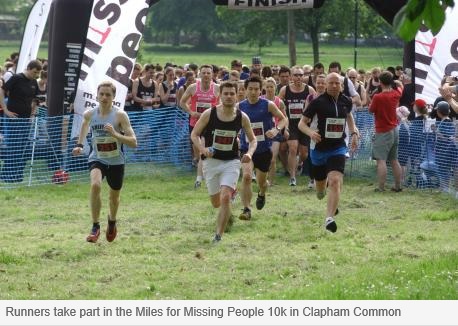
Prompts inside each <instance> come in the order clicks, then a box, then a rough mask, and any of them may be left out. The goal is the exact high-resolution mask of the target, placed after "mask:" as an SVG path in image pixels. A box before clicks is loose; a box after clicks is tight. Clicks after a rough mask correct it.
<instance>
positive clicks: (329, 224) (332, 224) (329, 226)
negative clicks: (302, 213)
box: [324, 217, 337, 233]
mask: <svg viewBox="0 0 458 326" xmlns="http://www.w3.org/2000/svg"><path fill="white" fill-rule="evenodd" d="M324 225H325V227H326V230H328V231H330V232H332V233H334V232H336V231H337V224H336V221H334V219H333V218H332V217H328V218H327V219H326V221H325V223H324Z"/></svg>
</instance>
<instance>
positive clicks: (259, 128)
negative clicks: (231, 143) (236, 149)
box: [245, 122, 266, 143]
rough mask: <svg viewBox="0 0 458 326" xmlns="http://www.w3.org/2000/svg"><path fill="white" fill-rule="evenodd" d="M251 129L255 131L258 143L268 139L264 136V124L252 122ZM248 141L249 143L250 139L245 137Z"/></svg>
mask: <svg viewBox="0 0 458 326" xmlns="http://www.w3.org/2000/svg"><path fill="white" fill-rule="evenodd" d="M251 128H252V129H253V133H254V136H255V137H256V140H257V141H264V140H266V137H265V135H264V123H262V122H252V123H251ZM245 138H246V141H247V143H248V138H247V137H246V136H245Z"/></svg>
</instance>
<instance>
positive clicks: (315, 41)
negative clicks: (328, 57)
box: [310, 17, 320, 64]
mask: <svg viewBox="0 0 458 326" xmlns="http://www.w3.org/2000/svg"><path fill="white" fill-rule="evenodd" d="M319 31H320V18H319V17H314V18H312V21H311V23H310V39H311V40H312V49H313V64H315V63H317V62H320V40H319V38H318V32H319Z"/></svg>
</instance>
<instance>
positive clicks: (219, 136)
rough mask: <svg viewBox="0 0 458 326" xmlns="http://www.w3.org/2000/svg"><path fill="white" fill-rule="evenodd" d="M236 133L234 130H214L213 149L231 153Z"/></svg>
mask: <svg viewBox="0 0 458 326" xmlns="http://www.w3.org/2000/svg"><path fill="white" fill-rule="evenodd" d="M236 137H237V133H236V132H235V130H219V129H215V132H214V134H213V148H215V149H217V150H220V151H225V152H228V151H232V148H233V146H234V141H235V138H236Z"/></svg>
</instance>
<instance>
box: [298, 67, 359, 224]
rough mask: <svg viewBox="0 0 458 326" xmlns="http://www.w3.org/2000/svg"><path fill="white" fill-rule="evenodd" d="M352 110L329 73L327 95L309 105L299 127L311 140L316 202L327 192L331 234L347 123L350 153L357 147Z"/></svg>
mask: <svg viewBox="0 0 458 326" xmlns="http://www.w3.org/2000/svg"><path fill="white" fill-rule="evenodd" d="M351 110H352V101H351V99H350V98H348V97H347V96H345V95H343V94H342V83H341V82H340V75H339V74H337V73H330V74H329V75H328V76H327V77H326V92H325V93H324V94H322V95H320V96H318V97H317V98H316V99H315V100H313V101H312V102H311V103H310V104H309V106H308V107H307V110H306V111H305V112H304V113H303V116H302V118H301V121H300V122H299V125H298V127H299V130H300V131H302V132H303V133H305V134H306V135H308V136H309V137H310V139H311V141H310V158H311V160H312V174H313V176H314V178H315V182H316V192H317V197H318V199H323V198H324V197H325V196H326V188H328V189H329V195H328V202H327V210H326V219H325V228H326V230H328V231H330V232H336V231H337V224H336V222H335V220H334V217H335V215H337V213H338V209H337V207H338V204H339V199H340V192H341V189H342V184H343V176H344V170H345V154H346V152H347V146H346V144H345V138H346V137H347V135H346V134H345V124H346V123H347V124H348V130H349V133H350V136H351V150H352V151H354V150H355V149H356V148H357V147H358V139H359V135H358V130H357V128H356V125H355V121H354V119H353V116H352V114H351ZM309 123H311V124H310V127H309V126H308V124H309Z"/></svg>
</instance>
